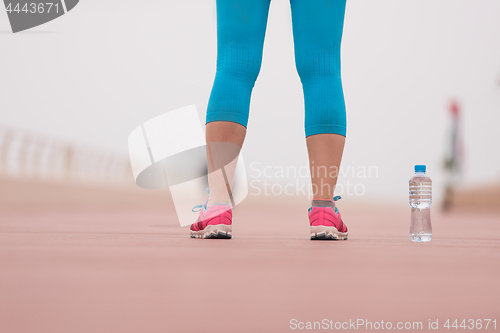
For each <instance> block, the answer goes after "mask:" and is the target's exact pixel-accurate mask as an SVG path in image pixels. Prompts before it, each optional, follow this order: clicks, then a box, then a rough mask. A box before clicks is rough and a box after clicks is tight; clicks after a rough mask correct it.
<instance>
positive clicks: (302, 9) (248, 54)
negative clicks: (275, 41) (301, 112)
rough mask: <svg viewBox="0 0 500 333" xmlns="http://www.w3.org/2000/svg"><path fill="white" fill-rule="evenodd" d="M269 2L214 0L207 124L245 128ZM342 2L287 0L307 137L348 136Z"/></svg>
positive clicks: (343, 2) (259, 63)
mask: <svg viewBox="0 0 500 333" xmlns="http://www.w3.org/2000/svg"><path fill="white" fill-rule="evenodd" d="M270 2H271V0H217V72H216V75H215V80H214V85H213V88H212V92H211V94H210V99H209V102H208V108H207V118H206V122H207V123H209V122H212V121H231V122H235V123H238V124H241V125H243V126H245V127H246V126H247V123H248V113H249V109H250V98H251V94H252V90H253V87H254V85H255V81H256V80H257V76H258V75H259V71H260V67H261V62H262V50H263V47H264V37H265V34H266V26H267V17H268V13H269V5H270ZM345 5H346V0H290V6H291V10H292V26H293V39H294V45H295V65H296V68H297V72H298V74H299V77H300V80H301V82H302V87H303V91H304V106H305V134H306V137H307V136H310V135H315V134H323V133H334V134H340V135H343V136H345V135H346V111H345V102H344V94H343V90H342V80H341V76H340V44H341V40H342V30H343V26H344V13H345Z"/></svg>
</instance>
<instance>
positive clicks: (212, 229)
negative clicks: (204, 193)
mask: <svg viewBox="0 0 500 333" xmlns="http://www.w3.org/2000/svg"><path fill="white" fill-rule="evenodd" d="M207 201H208V200H207ZM206 204H207V203H205V204H204V205H198V206H195V207H194V208H193V212H200V216H199V217H198V220H197V221H196V222H195V223H193V224H191V228H190V230H191V238H225V239H230V238H231V224H232V219H233V213H232V211H231V206H229V205H216V204H214V205H210V207H208V209H207V206H206ZM196 209H198V210H196Z"/></svg>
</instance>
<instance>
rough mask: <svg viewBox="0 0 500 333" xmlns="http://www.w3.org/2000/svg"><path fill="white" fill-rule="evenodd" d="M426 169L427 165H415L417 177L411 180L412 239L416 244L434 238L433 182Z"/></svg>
mask: <svg viewBox="0 0 500 333" xmlns="http://www.w3.org/2000/svg"><path fill="white" fill-rule="evenodd" d="M425 169H426V167H425V165H415V176H413V177H412V178H411V179H410V205H411V223H410V239H411V240H412V241H414V242H429V241H430V240H431V238H432V226H431V202H432V181H431V179H430V178H429V177H427V176H426V175H425Z"/></svg>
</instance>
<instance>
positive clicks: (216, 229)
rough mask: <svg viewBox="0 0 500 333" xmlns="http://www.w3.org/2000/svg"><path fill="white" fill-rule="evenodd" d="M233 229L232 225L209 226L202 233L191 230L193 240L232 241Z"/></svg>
mask: <svg viewBox="0 0 500 333" xmlns="http://www.w3.org/2000/svg"><path fill="white" fill-rule="evenodd" d="M231 232H232V228H231V225H227V224H217V225H208V226H206V228H205V229H203V230H200V231H192V230H191V238H214V239H230V238H231Z"/></svg>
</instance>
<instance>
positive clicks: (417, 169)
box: [415, 164, 425, 172]
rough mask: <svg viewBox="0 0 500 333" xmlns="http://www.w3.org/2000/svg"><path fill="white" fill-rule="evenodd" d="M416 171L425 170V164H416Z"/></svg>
mask: <svg viewBox="0 0 500 333" xmlns="http://www.w3.org/2000/svg"><path fill="white" fill-rule="evenodd" d="M415 172H425V165H421V164H417V165H415Z"/></svg>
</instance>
